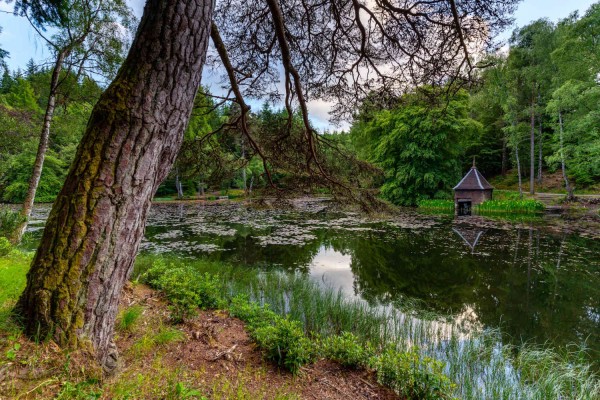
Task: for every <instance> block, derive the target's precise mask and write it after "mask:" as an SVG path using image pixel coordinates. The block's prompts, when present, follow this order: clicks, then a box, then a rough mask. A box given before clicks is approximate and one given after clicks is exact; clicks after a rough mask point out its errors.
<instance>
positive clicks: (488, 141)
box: [471, 3, 600, 187]
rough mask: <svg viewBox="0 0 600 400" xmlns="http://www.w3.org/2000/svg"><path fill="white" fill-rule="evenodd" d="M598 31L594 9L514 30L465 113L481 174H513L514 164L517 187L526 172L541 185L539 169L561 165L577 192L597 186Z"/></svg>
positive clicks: (598, 7)
mask: <svg viewBox="0 0 600 400" xmlns="http://www.w3.org/2000/svg"><path fill="white" fill-rule="evenodd" d="M598 32H600V4H599V3H596V4H594V5H592V6H591V7H590V9H589V10H588V11H587V12H586V13H585V15H583V16H579V15H577V14H576V13H574V14H572V15H570V16H569V17H567V18H565V19H564V20H562V21H560V22H559V23H558V24H553V23H551V22H549V21H547V20H538V21H534V22H532V23H531V24H529V25H527V26H525V27H523V28H520V29H517V30H516V31H515V32H514V33H513V35H512V38H511V40H510V49H509V52H508V54H507V55H506V56H497V57H494V58H490V60H489V61H490V62H492V63H494V64H495V65H494V66H493V67H492V68H489V69H487V70H485V71H484V72H483V73H482V76H481V78H482V81H483V85H482V86H481V87H480V88H479V89H478V90H477V91H476V92H475V93H474V94H473V96H472V108H471V112H472V114H473V116H474V117H475V118H476V119H477V120H478V121H480V122H481V123H482V124H483V126H484V135H483V136H482V137H481V139H480V140H478V142H479V144H478V145H477V146H476V149H477V151H479V152H480V155H481V159H482V163H481V164H480V166H481V169H482V170H483V171H484V172H485V173H488V174H497V173H505V172H506V171H507V169H508V168H510V167H513V168H516V167H517V157H518V158H519V163H520V167H521V174H522V176H523V178H524V179H523V180H526V178H527V177H528V176H530V174H532V173H533V174H534V175H535V177H536V179H537V181H538V183H541V182H542V180H543V175H540V173H541V171H542V170H550V171H554V170H557V169H560V168H561V163H562V162H563V161H564V163H565V169H566V174H567V177H568V178H570V179H571V180H573V181H574V182H575V183H576V185H577V186H578V187H585V186H587V185H591V184H594V183H597V182H599V181H600V169H599V167H600V164H599V161H598V160H600V142H599V140H600V132H599V131H598V129H599V127H600V119H599V118H600V114H599V113H598V109H600V86H599V84H598V74H599V73H600V68H599V67H598V66H599V65H600V44H599V43H600V41H599V40H598V34H599V33H598ZM561 120H562V127H561ZM561 128H562V138H561ZM532 135H533V138H532ZM532 140H533V142H534V148H533V149H532V147H531V141H532ZM532 151H533V155H534V164H535V168H534V170H533V171H531V170H530V168H529V165H530V163H531V154H532ZM509 152H510V156H509V154H508V153H509ZM490 156H491V158H490ZM484 160H485V161H484Z"/></svg>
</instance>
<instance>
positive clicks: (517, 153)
mask: <svg viewBox="0 0 600 400" xmlns="http://www.w3.org/2000/svg"><path fill="white" fill-rule="evenodd" d="M515 159H516V161H517V175H518V176H519V197H520V198H521V199H522V198H523V180H522V179H521V161H520V160H519V146H518V145H517V146H515Z"/></svg>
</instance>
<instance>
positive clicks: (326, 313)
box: [137, 259, 600, 400]
mask: <svg viewBox="0 0 600 400" xmlns="http://www.w3.org/2000/svg"><path fill="white" fill-rule="evenodd" d="M175 262H176V263H177V261H175ZM148 264H151V261H150V260H149V259H146V260H144V259H142V260H141V263H140V265H138V268H137V270H138V273H139V272H142V271H143V268H142V266H143V265H148ZM190 266H191V267H192V268H194V269H195V270H196V271H197V272H198V273H199V274H200V273H202V274H203V273H210V274H217V275H218V276H219V277H220V279H222V283H223V287H224V288H225V291H226V292H227V293H228V295H229V296H232V297H233V296H238V295H243V296H247V297H248V298H250V299H251V300H252V301H255V302H257V303H259V304H262V305H265V304H268V305H269V307H270V309H271V310H273V311H274V312H275V313H277V314H279V315H287V316H289V318H291V319H293V320H297V321H300V322H301V323H302V326H303V327H304V329H305V331H306V332H307V333H309V334H311V335H319V336H322V337H328V336H332V335H339V334H341V333H343V332H348V333H352V334H353V335H355V336H356V337H358V338H359V339H360V340H361V341H363V342H369V343H370V344H371V345H372V346H373V347H374V348H375V349H380V350H381V349H385V348H390V346H391V347H395V348H398V349H404V350H407V349H418V351H420V352H421V354H422V355H423V356H424V357H432V358H433V359H436V360H440V361H442V362H443V365H444V367H443V372H444V373H445V374H446V375H447V376H448V377H449V378H450V379H451V380H452V382H455V383H456V384H457V386H456V393H455V395H456V396H457V397H459V398H462V399H496V398H501V399H586V400H587V399H589V400H592V399H598V398H600V381H599V379H598V377H597V376H596V375H595V373H594V372H593V370H592V368H591V366H590V365H589V364H587V363H586V362H584V361H582V359H581V357H579V356H578V354H577V353H570V354H566V355H563V356H560V355H559V354H558V353H556V352H555V351H552V350H550V349H540V348H535V347H532V346H528V345H523V346H520V347H518V348H516V347H513V346H510V345H507V344H503V343H502V339H501V336H500V333H499V332H498V331H497V330H492V329H484V330H478V331H472V332H465V330H464V327H462V326H461V325H459V324H458V323H456V322H453V321H452V320H449V319H446V318H443V317H440V316H437V315H434V314H431V313H424V312H418V310H414V311H411V310H410V307H411V306H412V305H409V306H407V308H406V309H402V304H399V306H400V308H397V307H390V306H387V307H385V306H379V307H373V306H370V305H368V304H367V303H366V302H364V301H362V300H360V299H354V300H349V299H347V298H346V297H345V295H343V294H342V293H341V292H340V291H336V290H333V289H331V288H326V287H325V288H324V287H322V286H321V285H319V284H318V283H316V282H314V281H312V280H310V278H308V277H307V276H305V275H302V274H300V273H292V274H288V273H284V272H265V271H261V270H255V269H242V268H234V267H232V266H228V265H224V264H221V263H214V262H213V263H208V262H203V261H193V262H191V263H190ZM515 354H517V355H516V356H515Z"/></svg>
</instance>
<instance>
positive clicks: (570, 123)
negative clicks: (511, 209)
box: [350, 3, 600, 205]
mask: <svg viewBox="0 0 600 400" xmlns="http://www.w3.org/2000/svg"><path fill="white" fill-rule="evenodd" d="M598 32H600V3H598V4H594V5H592V6H591V7H590V9H589V10H588V11H587V12H586V14H585V15H583V16H581V17H580V16H578V15H577V14H573V15H571V16H569V17H568V18H565V19H564V20H562V21H560V22H559V23H558V24H553V23H551V22H549V21H547V20H538V21H534V22H532V23H530V24H529V25H527V26H525V27H522V28H519V29H517V30H515V31H514V32H513V35H512V37H511V39H510V47H509V51H508V52H507V53H506V54H503V53H497V54H495V55H488V57H487V59H486V60H485V62H484V64H488V65H489V67H488V68H485V69H482V72H481V73H480V75H479V78H480V81H481V84H480V85H478V86H476V87H473V88H472V89H471V90H470V92H469V94H467V93H466V92H462V91H459V92H458V93H453V92H452V91H447V90H445V88H438V89H432V88H426V87H421V88H419V89H417V90H415V91H413V92H412V93H409V94H406V95H404V96H402V97H399V98H394V97H393V96H392V97H391V98H390V97H389V95H388V97H385V96H386V94H383V93H373V94H372V96H370V97H368V98H367V100H366V101H365V103H363V105H362V108H361V109H360V111H359V113H358V114H357V115H356V116H355V119H354V121H353V125H352V128H351V131H350V137H351V142H352V145H353V147H354V149H355V151H356V152H357V154H358V155H359V156H360V157H361V158H363V159H365V160H368V161H370V162H373V163H375V164H376V165H378V166H380V167H381V168H382V169H383V170H384V172H385V182H384V183H383V185H382V186H381V194H382V196H383V197H384V198H386V199H388V200H390V201H392V202H394V203H396V204H400V205H415V204H417V203H419V202H420V201H422V200H427V199H438V198H447V197H448V195H449V193H450V192H451V189H452V187H453V186H454V185H455V184H456V183H457V182H458V180H459V179H460V175H461V173H465V172H466V170H467V169H468V167H469V166H470V163H471V161H472V160H473V158H476V160H477V166H478V168H479V169H480V171H481V172H482V173H483V174H484V175H486V176H488V177H493V176H495V175H499V174H502V175H505V174H507V173H508V172H509V170H511V169H512V170H514V173H515V174H519V175H520V177H519V179H518V180H516V181H518V182H520V184H521V187H526V184H525V183H526V182H528V181H529V178H530V177H532V176H533V177H534V178H535V179H536V185H540V184H543V179H544V174H545V173H546V172H548V171H550V172H554V171H556V170H560V169H561V168H562V164H563V162H564V164H565V172H566V179H563V180H570V181H571V185H570V186H571V187H572V186H573V183H575V185H577V187H579V188H584V187H586V186H589V185H594V184H596V183H598V182H600V163H599V160H600V142H599V140H600V131H599V130H598V129H600V113H599V112H598V110H599V109H600V85H599V81H598V77H599V76H600V75H599V74H600V68H599V67H598V66H599V65H600V45H599V43H600V40H598ZM384 97H385V100H382V98H384Z"/></svg>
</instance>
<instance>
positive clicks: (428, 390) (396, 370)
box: [371, 347, 455, 400]
mask: <svg viewBox="0 0 600 400" xmlns="http://www.w3.org/2000/svg"><path fill="white" fill-rule="evenodd" d="M371 367H372V368H373V369H375V371H376V374H377V380H378V381H379V383H381V384H382V385H385V386H388V387H390V388H392V389H394V390H395V391H396V392H397V393H399V394H400V395H401V396H403V397H407V398H409V399H423V400H429V399H431V400H433V399H449V398H451V396H450V393H452V391H453V390H454V386H455V385H454V384H452V382H451V381H450V379H449V378H448V377H447V376H446V375H444V373H443V369H444V364H443V363H442V362H440V361H437V360H434V359H432V358H430V357H426V356H425V357H422V356H421V354H420V353H419V349H418V348H416V347H413V348H412V349H410V350H409V351H406V352H403V351H398V350H396V349H395V348H392V347H388V348H387V349H385V350H384V351H383V352H382V353H381V354H380V355H377V356H374V357H372V359H371Z"/></svg>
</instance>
